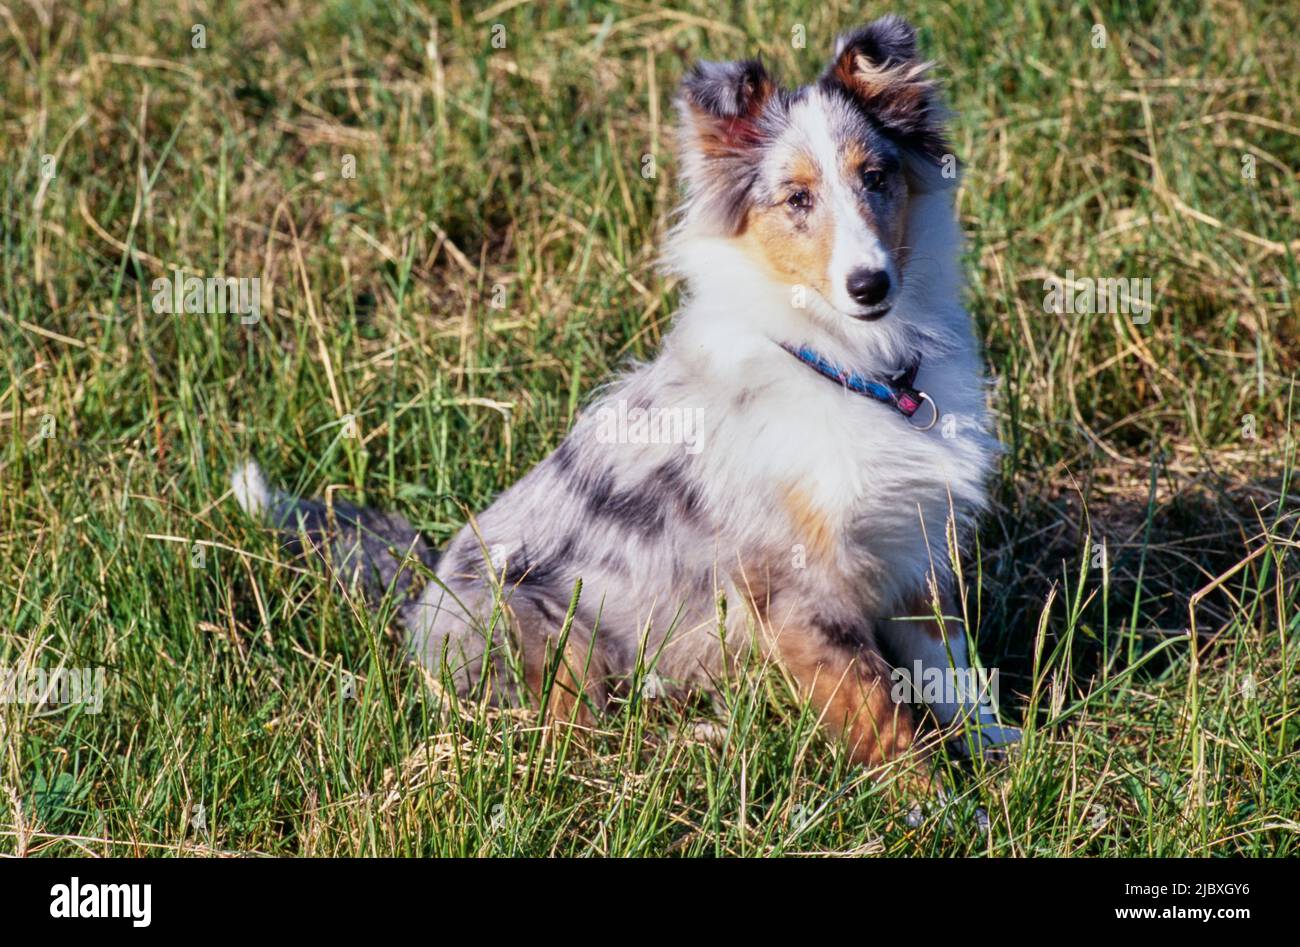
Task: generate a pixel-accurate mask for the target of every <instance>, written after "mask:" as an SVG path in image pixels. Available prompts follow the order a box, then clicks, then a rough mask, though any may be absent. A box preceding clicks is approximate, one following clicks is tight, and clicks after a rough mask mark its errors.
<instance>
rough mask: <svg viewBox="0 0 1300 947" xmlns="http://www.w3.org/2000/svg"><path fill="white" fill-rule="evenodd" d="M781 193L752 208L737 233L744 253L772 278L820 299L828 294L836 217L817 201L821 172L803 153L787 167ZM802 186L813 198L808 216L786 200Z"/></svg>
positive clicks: (825, 205)
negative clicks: (811, 291)
mask: <svg viewBox="0 0 1300 947" xmlns="http://www.w3.org/2000/svg"><path fill="white" fill-rule="evenodd" d="M784 180H785V181H786V182H788V183H786V184H784V185H783V186H782V188H781V190H780V191H778V192H777V194H776V199H775V200H774V201H773V202H772V203H767V204H758V205H755V206H754V207H752V208H750V210H749V213H748V215H747V216H746V218H745V224H744V227H743V228H742V232H741V244H742V246H743V247H744V248H745V251H746V252H747V253H748V254H749V255H750V256H751V257H753V258H754V259H756V260H758V261H759V263H761V264H762V265H763V267H764V268H765V269H766V270H767V272H768V273H770V274H771V275H772V276H773V277H774V278H775V279H777V280H779V281H780V282H782V283H787V284H790V285H792V286H793V285H804V286H809V287H811V288H812V289H814V290H816V291H817V292H818V293H821V294H822V295H823V296H825V295H828V294H829V292H830V280H829V277H828V271H829V269H830V260H831V251H832V250H833V249H834V244H835V218H834V214H833V211H832V209H831V207H830V206H829V204H828V202H827V201H825V200H822V199H820V198H821V194H820V191H821V190H822V188H821V183H822V181H821V169H820V168H818V167H817V163H816V162H815V161H814V160H812V158H810V157H808V156H807V155H802V154H800V155H798V156H796V157H795V158H794V159H793V160H792V161H791V163H790V167H789V169H788V172H787V174H786V175H785V177H784ZM800 188H803V189H805V190H807V191H808V192H809V194H811V195H812V201H813V204H812V207H811V208H809V209H808V210H807V211H806V212H800V211H798V210H796V209H794V208H792V207H791V206H790V205H789V204H787V203H786V202H785V201H786V199H787V198H788V197H789V196H790V195H792V194H793V193H794V192H795V191H797V190H799V189H800Z"/></svg>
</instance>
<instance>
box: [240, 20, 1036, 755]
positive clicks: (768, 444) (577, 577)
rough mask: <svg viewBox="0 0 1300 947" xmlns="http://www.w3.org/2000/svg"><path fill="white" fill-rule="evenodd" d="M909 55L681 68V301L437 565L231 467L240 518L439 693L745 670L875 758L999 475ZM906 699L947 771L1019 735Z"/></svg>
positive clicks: (393, 534) (868, 49) (673, 261)
mask: <svg viewBox="0 0 1300 947" xmlns="http://www.w3.org/2000/svg"><path fill="white" fill-rule="evenodd" d="M916 46H917V44H916V33H915V31H914V30H913V29H912V27H911V26H910V25H908V24H907V23H906V22H904V21H903V20H902V19H900V18H898V17H895V16H887V17H884V18H882V19H879V20H876V21H874V22H872V23H870V24H869V25H867V26H865V27H863V28H861V29H859V30H857V31H856V32H853V33H850V34H848V35H846V36H843V37H841V38H840V39H839V40H838V42H837V43H836V44H835V49H834V54H833V56H832V58H831V61H830V63H829V65H828V66H827V67H826V69H825V71H824V72H823V74H822V75H821V76H820V78H818V79H817V81H816V82H814V83H812V84H811V85H808V86H805V87H803V88H800V89H797V90H794V91H789V90H786V89H783V88H781V87H780V86H778V85H777V83H776V81H775V80H774V79H773V78H772V77H771V76H770V75H769V74H768V72H767V71H766V70H765V69H764V67H763V66H762V65H761V64H760V63H759V62H758V61H753V60H751V61H745V62H724V63H715V62H701V63H699V64H698V65H696V66H695V67H694V68H693V69H692V70H691V71H690V72H689V73H688V75H687V76H686V77H685V79H684V80H683V82H682V84H681V89H680V93H679V95H678V99H677V106H678V112H679V127H680V133H679V148H680V161H681V169H682V175H683V178H684V181H685V198H684V201H683V203H682V205H681V207H680V209H679V216H678V218H677V221H676V223H675V226H674V227H673V229H672V231H671V233H670V235H669V245H668V251H667V254H666V260H667V268H668V270H669V271H670V272H672V273H675V274H677V275H679V276H681V277H682V278H683V280H684V286H685V291H684V301H683V303H682V306H681V309H680V311H679V312H678V313H677V315H676V319H675V322H674V325H673V327H672V329H671V331H670V332H669V333H668V334H667V335H666V337H665V338H664V341H663V346H662V350H661V351H660V352H659V354H658V356H657V357H656V358H655V359H654V360H653V361H651V362H649V363H647V364H642V365H637V366H634V367H633V368H632V369H631V370H630V371H628V372H627V373H626V374H624V375H622V376H621V377H619V378H617V379H616V380H615V381H614V382H612V383H611V384H610V385H608V386H607V387H605V388H604V389H602V390H601V391H600V392H599V393H598V394H597V395H596V396H595V397H594V399H593V401H592V403H591V404H589V405H588V407H587V409H586V410H585V411H583V412H582V413H581V414H580V415H579V417H578V418H577V420H576V421H575V423H574V425H573V428H572V430H570V431H569V433H568V435H567V436H566V437H565V438H564V440H563V441H562V443H561V444H560V445H559V447H558V448H557V449H556V450H555V451H554V452H553V453H551V454H550V455H549V456H548V457H546V458H545V459H544V460H542V461H541V462H540V463H539V464H537V466H536V467H534V468H533V469H532V470H531V471H530V472H529V473H528V474H527V475H526V476H524V477H523V479H521V480H520V481H519V482H517V483H516V484H515V485H514V486H513V487H511V488H510V489H508V490H506V491H505V492H504V493H503V494H502V495H501V496H500V497H499V498H498V499H497V500H496V502H495V503H493V504H492V505H491V506H490V507H488V509H486V510H485V511H483V512H482V513H481V514H479V516H478V517H477V518H471V520H470V522H469V523H467V524H466V525H465V526H464V528H462V529H461V531H460V532H459V533H458V534H457V535H456V537H455V538H454V539H452V541H451V543H450V544H449V545H448V547H447V549H446V550H445V551H444V552H443V553H441V555H439V554H437V553H435V552H434V551H433V550H432V549H431V547H430V546H428V545H427V544H426V543H425V541H424V540H423V539H421V538H420V536H419V535H418V534H417V533H416V532H415V531H414V530H413V529H412V528H411V527H410V525H409V524H408V523H407V522H406V521H405V520H403V519H401V518H400V517H398V516H395V515H392V514H383V513H377V512H374V511H370V510H364V509H359V508H357V507H354V506H351V505H349V504H346V503H341V502H340V503H332V504H328V505H327V504H324V503H322V502H321V501H317V500H305V499H299V498H296V497H293V496H290V495H288V494H286V493H284V492H282V491H278V490H274V489H271V488H269V487H268V486H267V483H266V480H265V478H264V477H263V475H262V473H261V471H260V470H259V469H258V468H257V467H256V466H255V465H254V464H251V463H249V464H246V465H244V466H242V467H240V468H239V469H238V470H237V471H236V472H235V474H234V476H233V481H232V486H233V490H234V493H235V496H236V498H237V499H238V501H239V503H240V504H241V505H242V506H243V507H244V509H245V510H247V511H249V512H252V513H256V514H259V515H261V516H264V517H266V518H268V519H269V520H271V521H272V522H273V523H274V524H275V525H276V526H278V527H279V528H281V529H282V530H284V532H285V534H286V535H287V536H289V537H291V538H295V539H296V540H297V541H298V542H299V543H301V544H303V545H305V546H307V547H308V548H312V549H315V550H316V551H317V552H320V553H321V554H322V555H323V556H324V557H325V558H326V560H327V561H328V562H329V563H330V564H331V567H332V568H333V570H334V574H335V575H336V576H337V577H338V578H339V579H340V580H342V581H344V582H345V583H347V584H348V585H351V584H352V583H359V584H360V586H361V587H362V588H363V589H364V590H366V592H367V594H368V596H369V598H370V600H371V601H372V602H376V601H377V600H379V599H381V598H384V597H387V600H388V601H389V603H390V604H392V605H394V606H395V612H394V614H395V616H396V619H397V621H398V622H399V623H400V625H401V626H402V627H403V628H404V629H405V633H406V638H407V641H408V642H409V648H410V651H411V654H412V656H413V657H414V658H415V659H416V660H418V661H420V662H423V663H424V665H425V666H426V667H427V668H428V669H430V671H432V672H434V673H436V674H440V675H443V678H442V679H443V680H444V681H451V682H454V685H455V688H456V690H457V691H459V692H460V693H461V694H463V695H467V696H473V695H479V696H483V697H485V698H487V699H489V700H492V701H495V702H497V703H499V704H508V705H518V704H528V703H533V702H540V703H541V704H542V705H544V707H545V709H546V710H547V711H548V712H549V713H551V714H553V715H555V716H559V717H563V718H565V719H567V720H569V721H571V722H574V723H578V722H583V721H586V722H590V721H591V720H593V719H594V717H593V715H594V714H597V713H599V711H600V710H601V708H602V707H604V706H605V705H606V704H607V702H608V701H610V700H611V699H612V698H616V697H618V696H619V695H620V693H622V692H624V691H625V690H626V689H627V688H628V687H629V686H632V685H631V682H633V681H637V680H640V681H644V680H647V679H649V676H650V675H653V677H654V679H655V680H656V681H657V685H656V686H658V687H661V688H662V689H663V690H664V691H666V692H669V693H672V692H681V691H688V690H692V689H694V690H699V689H703V690H705V691H708V690H710V689H711V688H712V687H713V686H714V685H716V683H717V682H718V681H719V680H720V679H721V678H723V677H724V676H726V675H728V674H730V673H734V672H735V671H736V669H737V665H738V664H739V663H740V662H742V661H744V660H745V659H746V657H747V656H749V655H752V654H753V653H754V649H759V654H760V655H761V657H762V658H763V659H764V660H768V659H770V660H772V661H774V662H777V663H779V664H780V665H781V666H782V667H783V668H784V669H785V671H786V672H788V675H789V679H790V680H792V681H793V683H794V684H795V685H796V686H797V688H798V689H799V692H800V694H801V695H802V696H803V697H804V698H805V699H807V700H808V701H810V702H811V704H812V706H813V708H814V710H815V711H816V713H817V714H819V715H820V719H821V721H822V722H823V724H824V725H825V726H826V727H828V728H830V729H831V730H832V731H833V732H834V734H835V735H836V736H837V737H838V739H840V740H842V745H843V746H844V747H845V748H846V749H847V752H848V753H849V754H850V755H851V759H852V760H853V761H854V762H858V763H862V764H865V765H867V766H877V765H879V764H882V763H885V762H887V761H889V760H892V759H894V758H895V757H897V756H899V755H900V754H902V753H903V752H904V751H906V750H907V749H908V748H909V747H910V746H911V745H912V743H913V740H914V738H915V725H916V718H915V715H914V710H913V706H912V704H913V703H914V702H913V701H910V700H899V699H897V697H898V694H897V693H896V691H897V689H896V688H895V687H894V686H893V685H892V683H891V682H892V681H893V676H894V669H895V668H904V669H908V670H913V669H918V670H922V671H928V670H942V671H947V672H951V671H953V670H956V671H959V672H962V671H967V670H968V668H969V665H968V660H967V640H966V634H965V631H964V630H963V626H962V622H961V619H960V617H959V616H960V614H961V608H960V604H959V601H958V598H957V596H956V594H955V593H956V581H955V568H954V565H955V563H956V561H957V560H958V557H957V550H958V549H960V546H961V543H962V542H963V541H964V540H965V539H966V538H968V537H969V534H970V533H971V530H972V527H973V524H974V522H975V520H976V518H977V516H978V514H979V513H980V511H981V510H982V508H983V507H984V506H985V505H986V493H985V483H986V481H987V479H988V477H989V475H990V472H991V471H992V469H993V465H994V463H995V461H996V459H997V457H998V453H999V445H998V443H997V441H996V440H995V439H994V437H993V436H992V435H991V434H990V433H989V427H990V425H989V418H988V413H987V408H986V388H987V383H986V379H985V377H984V374H983V370H982V366H981V357H980V352H979V348H978V345H977V342H976V339H975V336H974V333H973V331H972V327H971V323H970V319H969V317H968V315H967V313H966V312H965V311H964V309H963V306H962V302H961V279H960V275H961V274H960V270H961V267H960V261H959V256H960V231H959V228H958V225H957V222H956V219H955V207H954V195H955V193H956V185H957V174H956V170H955V169H956V159H955V158H954V157H953V156H952V152H951V150H950V147H949V144H948V140H947V135H946V130H945V121H946V113H945V112H944V109H943V107H942V105H941V103H940V102H939V99H938V92H937V89H936V86H935V83H934V81H933V80H932V79H931V78H930V76H929V65H930V64H929V63H926V62H923V61H922V60H921V59H920V58H918V54H917V48H916ZM665 419H667V420H665ZM579 588H580V594H576V595H575V590H576V589H579ZM926 690H927V691H928V693H927V695H926V696H927V701H928V704H929V709H930V711H931V712H932V713H933V715H934V717H935V718H936V719H937V721H938V723H939V724H940V725H941V727H943V728H945V730H946V732H947V733H949V734H955V733H958V732H961V733H963V734H964V736H965V741H964V744H963V745H964V746H965V747H966V748H967V749H968V750H976V751H982V750H984V749H987V748H989V747H993V746H1001V745H1004V744H1007V743H1010V742H1014V741H1015V740H1017V739H1018V737H1019V733H1018V731H1016V730H1014V729H1012V728H1010V727H1003V726H1000V725H999V724H998V722H997V719H996V716H995V713H994V711H993V709H992V708H991V707H990V706H989V705H988V702H987V701H985V700H981V699H980V696H981V695H978V694H972V693H970V692H969V691H968V690H967V691H962V689H958V692H957V693H953V692H952V691H951V689H940V690H942V691H944V692H943V693H939V694H938V695H935V694H934V693H933V692H934V689H933V688H930V689H926Z"/></svg>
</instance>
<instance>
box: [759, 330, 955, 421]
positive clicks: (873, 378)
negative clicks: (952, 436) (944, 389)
mask: <svg viewBox="0 0 1300 947" xmlns="http://www.w3.org/2000/svg"><path fill="white" fill-rule="evenodd" d="M780 346H781V348H783V349H785V350H786V351H787V352H789V353H790V354H791V355H793V356H794V357H795V358H797V359H798V360H799V361H801V362H803V363H804V364H805V365H807V366H808V367H809V368H811V369H812V370H813V371H815V372H816V373H817V374H818V375H821V376H822V377H823V378H829V379H830V380H831V381H833V382H835V383H836V384H837V385H841V386H843V387H844V388H847V389H848V390H849V391H852V392H854V393H856V394H859V395H866V396H867V397H868V398H874V399H875V400H876V401H879V402H881V403H882V404H887V405H891V406H893V407H894V408H895V409H896V410H897V411H898V412H899V413H900V414H902V415H903V417H905V418H908V419H910V418H911V417H912V415H914V414H916V412H917V410H918V409H919V408H920V407H921V404H922V403H923V402H927V401H928V402H929V403H930V410H931V411H932V412H933V416H932V417H931V418H930V423H929V424H926V425H924V426H921V425H917V424H914V425H912V426H913V427H915V428H916V429H917V430H918V431H928V430H930V428H932V427H934V426H935V425H936V424H938V423H939V406H938V405H937V404H935V403H934V399H933V398H931V397H930V396H929V395H927V394H926V393H925V392H924V391H921V390H919V389H917V388H916V387H915V382H916V373H917V372H918V371H919V370H920V368H921V356H920V355H916V356H915V357H914V358H913V359H912V360H911V361H910V362H908V364H907V365H905V366H904V367H903V369H902V370H901V371H899V372H896V373H895V374H893V375H888V376H885V375H865V374H863V373H861V372H855V371H849V370H848V369H845V368H840V367H839V366H838V365H836V364H834V363H833V362H831V361H830V360H829V359H827V358H826V357H825V356H824V355H820V354H818V353H817V352H815V351H813V349H811V348H809V347H808V346H806V345H801V346H799V347H798V348H796V347H795V346H793V345H786V344H785V343H784V342H781V343H780Z"/></svg>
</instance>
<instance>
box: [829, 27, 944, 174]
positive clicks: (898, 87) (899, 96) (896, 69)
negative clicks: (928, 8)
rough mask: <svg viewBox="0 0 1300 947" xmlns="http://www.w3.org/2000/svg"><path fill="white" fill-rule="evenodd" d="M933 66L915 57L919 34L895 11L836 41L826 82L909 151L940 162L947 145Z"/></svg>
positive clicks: (942, 112)
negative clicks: (931, 69) (844, 93)
mask: <svg viewBox="0 0 1300 947" xmlns="http://www.w3.org/2000/svg"><path fill="white" fill-rule="evenodd" d="M931 65H932V64H931V63H928V62H924V61H923V60H921V59H920V58H919V57H918V55H917V50H916V30H915V29H913V28H912V25H911V24H910V23H908V22H907V21H906V20H904V19H903V18H902V17H900V16H897V15H895V14H892V13H891V14H889V15H888V16H883V17H881V18H880V19H878V20H875V21H873V22H871V23H868V24H867V25H866V26H864V27H862V28H861V29H859V30H856V31H855V32H852V33H848V34H846V35H844V36H841V37H840V38H839V39H838V40H836V42H835V55H834V58H833V59H832V60H831V64H830V66H828V67H827V69H826V72H825V74H824V75H823V77H822V81H823V82H828V83H831V84H833V85H836V86H840V87H842V88H843V89H844V90H845V91H847V92H848V93H849V95H851V96H852V97H853V99H854V100H855V101H857V103H858V104H859V105H860V106H861V107H862V109H863V110H864V111H866V112H867V113H868V114H869V115H870V116H871V117H872V118H874V119H875V120H876V122H878V123H879V124H880V126H881V128H882V129H884V131H885V132H886V133H888V134H889V135H891V136H892V137H894V138H896V139H897V140H898V141H899V143H900V144H902V145H903V146H904V147H905V148H907V149H908V150H910V151H912V152H914V153H916V154H919V155H921V156H923V157H925V158H927V159H928V160H930V161H933V162H936V163H938V162H940V161H942V160H943V156H944V155H945V154H948V153H949V145H948V138H947V134H946V131H945V128H944V122H945V118H946V115H945V113H944V110H943V106H942V104H941V103H940V101H939V95H938V90H937V88H936V86H935V83H934V81H933V80H932V79H930V78H929V71H930V66H931Z"/></svg>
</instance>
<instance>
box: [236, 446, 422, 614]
mask: <svg viewBox="0 0 1300 947" xmlns="http://www.w3.org/2000/svg"><path fill="white" fill-rule="evenodd" d="M230 488H231V490H232V491H233V492H234V495H235V500H236V501H237V502H238V503H239V505H240V506H241V507H243V508H244V511H245V512H246V513H248V514H250V515H252V516H257V517H260V518H262V519H264V520H266V521H267V522H269V523H270V524H271V525H272V526H274V527H275V528H276V529H277V530H279V531H280V534H281V535H282V536H283V537H284V541H285V546H286V548H288V549H290V550H291V551H294V552H296V553H302V552H309V553H310V552H314V553H316V554H317V555H319V556H320V557H321V558H322V559H324V560H325V562H326V564H327V566H328V567H329V569H330V571H331V573H332V574H333V575H334V577H335V578H336V579H337V580H338V581H339V582H340V583H341V584H342V585H343V586H344V587H353V586H354V585H355V586H356V587H359V588H360V589H361V591H362V593H363V595H364V597H365V600H366V602H367V604H368V605H370V607H371V608H377V607H378V606H379V604H380V602H382V601H383V599H384V597H385V596H387V595H390V594H391V596H392V598H391V601H392V602H393V603H394V604H395V605H396V606H397V617H398V620H399V622H401V623H402V624H404V625H408V626H409V619H410V617H411V611H412V609H414V608H415V607H416V606H417V602H416V601H415V599H416V596H417V595H418V593H419V591H420V590H421V588H422V587H423V586H424V584H425V580H426V579H427V578H428V577H429V576H430V575H431V574H432V573H433V572H434V570H435V569H436V568H437V566H438V553H437V551H436V550H435V549H433V548H432V547H431V546H430V545H429V544H428V543H426V542H425V540H424V538H423V537H422V536H421V535H420V534H419V533H418V532H416V531H415V528H414V527H412V526H411V524H410V523H409V522H407V521H406V520H405V519H404V518H403V517H401V516H399V515H397V514H396V513H381V512H379V511H377V510H368V509H363V508H362V507H359V506H354V505H353V504H351V503H345V502H343V501H341V500H336V501H334V502H333V503H329V504H327V503H324V502H322V501H321V500H308V499H302V498H300V497H295V496H293V495H292V494H289V493H285V492H284V491H282V490H277V489H275V488H273V487H269V486H267V483H266V477H264V476H263V475H262V470H261V468H260V467H258V466H257V464H256V463H254V462H253V461H251V460H250V461H247V462H245V463H243V464H241V465H240V466H239V467H237V468H236V469H235V472H234V473H233V474H232V475H231V477H230Z"/></svg>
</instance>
